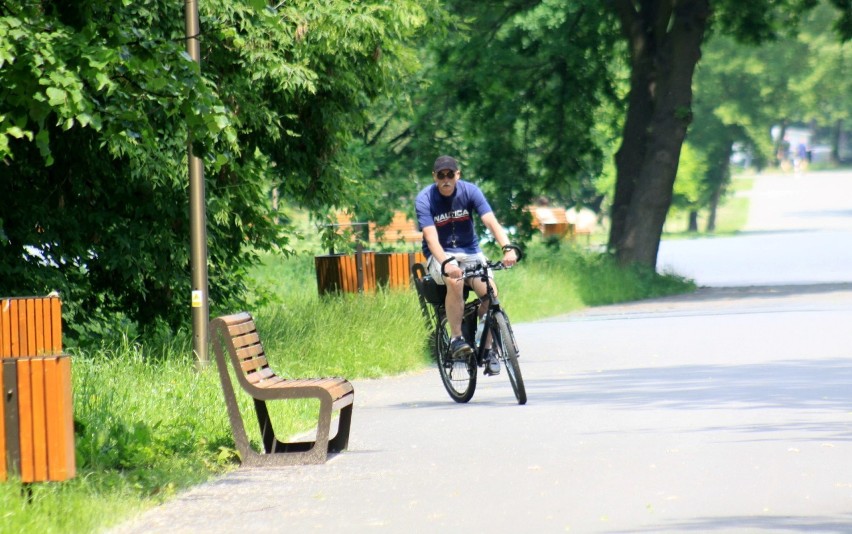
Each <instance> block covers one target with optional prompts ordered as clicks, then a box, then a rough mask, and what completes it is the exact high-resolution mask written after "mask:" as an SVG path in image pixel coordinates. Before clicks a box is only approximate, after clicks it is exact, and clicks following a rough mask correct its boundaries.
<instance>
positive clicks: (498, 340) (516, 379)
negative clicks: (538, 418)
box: [491, 311, 527, 404]
mask: <svg viewBox="0 0 852 534" xmlns="http://www.w3.org/2000/svg"><path fill="white" fill-rule="evenodd" d="M493 325H494V326H493V327H492V329H491V335H492V336H493V339H494V342H493V343H492V345H491V348H492V349H494V350H495V351H497V356H498V357H499V358H500V360H501V361H502V362H503V366H504V367H505V368H506V374H507V375H509V382H511V383H512V390H514V392H515V398H516V399H518V404H526V403H527V390H526V388H525V387H524V377H523V376H522V375H521V366H520V365H519V364H518V348H517V345H516V344H515V336H514V334H512V327H511V325H510V324H509V318H508V317H507V316H506V314H505V313H503V312H502V311H498V312H497V313H495V314H494V323H493Z"/></svg>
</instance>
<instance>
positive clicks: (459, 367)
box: [434, 316, 476, 402]
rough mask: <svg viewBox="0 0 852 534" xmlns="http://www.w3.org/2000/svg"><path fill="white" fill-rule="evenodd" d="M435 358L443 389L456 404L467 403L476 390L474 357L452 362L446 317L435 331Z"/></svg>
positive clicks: (473, 355)
mask: <svg viewBox="0 0 852 534" xmlns="http://www.w3.org/2000/svg"><path fill="white" fill-rule="evenodd" d="M434 347H435V356H436V359H437V360H438V371H439V372H440V373H441V381H442V382H443V383H444V388H445V389H446V390H447V393H449V394H450V398H451V399H453V400H454V401H456V402H467V401H469V400H470V399H471V398H473V392H474V391H475V390H476V355H475V354H471V355H470V356H468V357H466V358H464V359H461V360H454V359H453V358H452V355H451V354H450V325H449V324H447V317H446V316H444V317H442V318H441V322H440V323H439V324H438V328H437V329H436V330H435V345H434Z"/></svg>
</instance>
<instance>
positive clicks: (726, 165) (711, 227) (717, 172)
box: [707, 141, 734, 232]
mask: <svg viewBox="0 0 852 534" xmlns="http://www.w3.org/2000/svg"><path fill="white" fill-rule="evenodd" d="M733 151H734V145H733V142H731V141H729V142H727V143H725V145H724V149H723V150H721V151H720V152H721V155H720V156H719V157H718V159H717V160H716V161H715V162H714V163H715V165H716V169H711V170H710V171H708V172H709V173H710V174H711V175H713V179H712V180H711V183H713V184H714V187H713V192H712V193H711V194H710V208H709V209H710V214H709V216H708V217H707V231H708V232H715V231H716V211H717V210H718V208H719V200H720V199H721V198H722V194H723V193H724V192H725V188H726V187H727V186H728V184H729V183H730V182H731V163H730V162H731V154H732V153H733Z"/></svg>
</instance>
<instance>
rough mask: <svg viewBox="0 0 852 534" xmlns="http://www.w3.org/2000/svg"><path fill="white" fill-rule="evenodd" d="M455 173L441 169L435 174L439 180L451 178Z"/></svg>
mask: <svg viewBox="0 0 852 534" xmlns="http://www.w3.org/2000/svg"><path fill="white" fill-rule="evenodd" d="M455 175H456V171H441V172H439V173H438V174H436V175H435V176H437V177H438V179H439V180H446V179H447V178H453V177H455Z"/></svg>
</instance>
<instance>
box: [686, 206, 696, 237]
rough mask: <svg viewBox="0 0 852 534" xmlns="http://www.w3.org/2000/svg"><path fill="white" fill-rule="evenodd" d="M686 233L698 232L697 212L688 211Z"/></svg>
mask: <svg viewBox="0 0 852 534" xmlns="http://www.w3.org/2000/svg"><path fill="white" fill-rule="evenodd" d="M686 231H687V232H697V231H698V210H689V227H688V228H687V229H686Z"/></svg>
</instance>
